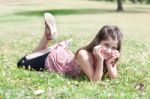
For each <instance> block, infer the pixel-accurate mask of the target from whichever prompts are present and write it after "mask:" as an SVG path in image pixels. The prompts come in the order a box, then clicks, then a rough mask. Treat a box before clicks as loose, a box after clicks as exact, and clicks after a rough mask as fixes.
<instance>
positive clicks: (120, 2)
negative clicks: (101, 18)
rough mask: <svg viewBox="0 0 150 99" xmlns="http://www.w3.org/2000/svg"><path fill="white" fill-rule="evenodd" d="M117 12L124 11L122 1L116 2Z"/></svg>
mask: <svg viewBox="0 0 150 99" xmlns="http://www.w3.org/2000/svg"><path fill="white" fill-rule="evenodd" d="M117 11H124V10H123V6H122V0H117Z"/></svg>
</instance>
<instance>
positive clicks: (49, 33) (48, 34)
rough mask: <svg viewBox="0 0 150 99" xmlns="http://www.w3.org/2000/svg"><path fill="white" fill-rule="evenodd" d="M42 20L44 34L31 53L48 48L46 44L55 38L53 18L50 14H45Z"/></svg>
mask: <svg viewBox="0 0 150 99" xmlns="http://www.w3.org/2000/svg"><path fill="white" fill-rule="evenodd" d="M44 19H45V32H44V35H43V37H42V39H41V41H40V42H39V44H38V45H37V47H36V48H35V49H34V51H33V52H37V51H40V50H42V49H46V48H47V47H48V42H49V41H50V40H52V39H56V37H57V28H56V20H55V18H54V16H53V15H52V14H50V13H45V14H44Z"/></svg>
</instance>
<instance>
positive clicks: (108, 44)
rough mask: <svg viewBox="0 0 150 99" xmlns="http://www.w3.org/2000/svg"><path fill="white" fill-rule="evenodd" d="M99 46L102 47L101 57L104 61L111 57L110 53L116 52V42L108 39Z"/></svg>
mask: <svg viewBox="0 0 150 99" xmlns="http://www.w3.org/2000/svg"><path fill="white" fill-rule="evenodd" d="M100 45H101V46H103V47H104V48H103V50H102V55H103V56H104V59H108V58H110V57H111V56H112V52H113V51H115V50H117V47H118V40H114V39H112V38H111V37H109V39H107V40H103V41H101V42H100Z"/></svg>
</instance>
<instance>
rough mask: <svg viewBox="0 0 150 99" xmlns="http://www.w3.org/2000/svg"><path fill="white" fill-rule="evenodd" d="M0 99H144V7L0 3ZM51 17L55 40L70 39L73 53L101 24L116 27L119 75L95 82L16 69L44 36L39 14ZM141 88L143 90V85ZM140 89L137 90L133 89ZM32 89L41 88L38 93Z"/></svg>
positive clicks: (53, 0)
mask: <svg viewBox="0 0 150 99" xmlns="http://www.w3.org/2000/svg"><path fill="white" fill-rule="evenodd" d="M0 2H1V3H0V9H1V11H0V67H1V68H0V75H1V76H0V99H1V98H2V99H59V98H63V99H97V98H98V99H149V98H150V67H149V66H150V40H149V39H150V28H149V26H150V21H149V20H150V6H149V5H139V4H136V5H133V4H128V3H127V4H125V5H124V8H125V12H123V13H122V12H120V13H118V12H115V9H116V4H115V3H108V2H97V1H83V0H81V1H79V0H74V1H73V0H44V1H43V0H6V1H4V0H0ZM44 12H51V13H53V14H54V15H55V17H56V20H57V26H58V31H59V38H58V39H57V40H54V41H51V42H50V43H49V45H53V44H54V43H58V42H60V41H63V40H66V39H69V38H72V39H73V43H72V45H71V47H70V50H72V51H73V52H75V51H76V50H77V49H78V48H80V47H81V46H84V45H86V44H88V42H90V41H91V40H92V39H93V37H94V36H95V35H96V33H97V32H98V31H99V29H100V28H101V27H102V26H103V25H106V24H107V25H117V26H119V27H120V28H121V30H122V32H123V34H124V39H123V45H122V55H121V60H120V61H119V63H118V68H119V76H118V78H117V79H114V80H110V79H108V78H105V79H104V80H103V81H101V82H97V83H96V84H94V83H92V82H89V81H88V80H87V78H86V77H85V76H83V77H80V78H77V79H71V78H69V77H66V76H64V75H60V74H56V73H49V72H35V71H27V70H23V69H18V68H17V67H16V62H17V61H18V59H19V58H21V57H22V56H24V55H26V54H28V53H31V52H32V50H33V48H34V47H36V45H37V43H38V42H39V40H40V39H41V36H42V35H43V32H44V19H43V13H44ZM143 85H144V86H143ZM138 87H140V88H141V89H140V88H138ZM37 90H44V93H42V94H40V95H36V94H34V93H35V91H37Z"/></svg>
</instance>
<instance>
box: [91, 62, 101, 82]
mask: <svg viewBox="0 0 150 99" xmlns="http://www.w3.org/2000/svg"><path fill="white" fill-rule="evenodd" d="M102 76H103V61H102V60H99V61H98V62H97V64H96V70H95V72H94V74H93V81H98V80H101V78H102Z"/></svg>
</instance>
